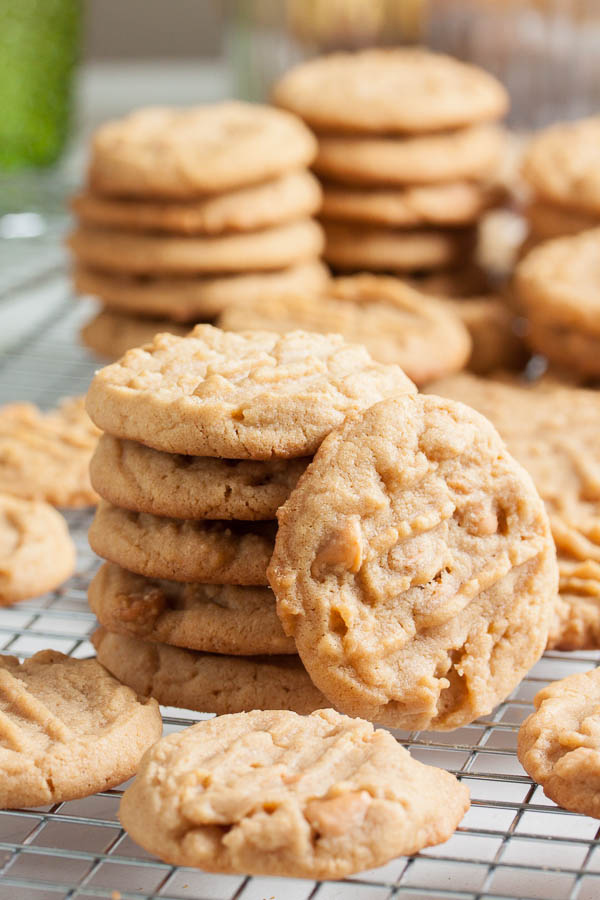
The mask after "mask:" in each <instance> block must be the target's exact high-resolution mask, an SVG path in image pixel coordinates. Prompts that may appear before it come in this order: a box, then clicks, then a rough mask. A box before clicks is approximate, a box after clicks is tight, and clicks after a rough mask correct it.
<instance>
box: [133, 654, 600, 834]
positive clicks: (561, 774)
mask: <svg viewBox="0 0 600 900" xmlns="http://www.w3.org/2000/svg"><path fill="white" fill-rule="evenodd" d="M599 704H600V669H592V670H591V671H590V672H577V674H575V675H569V676H568V677H567V678H563V679H562V680H561V681H555V682H554V683H553V684H549V685H548V687H545V688H543V689H542V690H541V691H538V693H537V694H536V696H535V699H534V705H535V712H533V713H532V714H531V715H530V716H528V718H527V719H525V721H524V722H523V724H522V725H521V727H520V729H519V741H518V751H517V752H518V755H519V761H520V763H521V765H522V766H523V768H524V769H525V771H526V772H527V773H528V774H529V775H531V777H532V778H533V780H534V781H537V783H538V784H541V786H542V788H543V789H544V793H545V795H546V796H547V797H549V798H550V800H554V802H555V803H558V805H559V806H562V807H563V808H564V809H570V810H572V811H573V812H578V813H583V815H586V816H593V817H594V818H596V819H598V818H600V735H599V732H598V706H599ZM146 759H147V757H146Z"/></svg>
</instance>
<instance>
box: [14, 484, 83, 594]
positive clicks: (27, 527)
mask: <svg viewBox="0 0 600 900" xmlns="http://www.w3.org/2000/svg"><path fill="white" fill-rule="evenodd" d="M74 571H75V545H74V544H73V541H72V540H71V538H70V536H69V529H68V528H67V523H66V522H65V520H64V519H63V517H62V516H61V515H60V513H57V512H56V510H55V509H53V508H52V507H51V506H49V505H48V504H47V503H43V502H42V501H41V500H23V499H21V498H19V497H11V496H9V495H8V494H0V606H11V605H12V604H13V603H18V602H19V601H20V600H29V599H30V598H31V597H39V596H40V594H45V593H46V591H52V590H54V588H57V587H58V586H59V585H60V584H62V583H63V581H66V579H67V578H69V577H70V576H71V575H72V574H73V572H74Z"/></svg>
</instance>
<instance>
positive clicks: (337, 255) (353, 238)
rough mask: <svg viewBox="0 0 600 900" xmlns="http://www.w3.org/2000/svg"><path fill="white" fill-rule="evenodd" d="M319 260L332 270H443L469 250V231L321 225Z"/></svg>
mask: <svg viewBox="0 0 600 900" xmlns="http://www.w3.org/2000/svg"><path fill="white" fill-rule="evenodd" d="M324 230H325V250H324V252H323V258H324V259H325V260H326V262H328V263H329V264H330V265H332V266H334V268H337V269H342V270H349V271H357V270H359V269H367V270H369V269H372V270H375V271H387V272H415V271H418V270H419V269H443V268H445V267H448V266H452V265H453V264H454V263H457V262H458V261H459V260H460V259H462V258H464V257H465V256H467V255H468V254H469V253H470V252H471V250H472V249H473V245H474V241H475V237H474V232H473V229H471V228H465V229H459V228H455V229H450V228H447V229H441V228H439V229H433V228H432V229H429V230H428V229H425V228H423V229H414V230H411V229H404V228H381V227H375V226H374V225H356V224H353V225H344V224H341V223H339V222H324Z"/></svg>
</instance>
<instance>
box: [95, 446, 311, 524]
mask: <svg viewBox="0 0 600 900" xmlns="http://www.w3.org/2000/svg"><path fill="white" fill-rule="evenodd" d="M309 462H310V458H308V459H305V458H303V457H301V458H300V459H286V460H283V459H270V460H254V459H218V458H217V457H214V456H181V455H180V454H177V453H162V452H161V451H160V450H153V449H152V448H151V447H145V446H144V445H143V444H139V443H137V441H121V440H119V438H114V437H111V435H108V434H105V435H103V436H102V437H101V438H100V440H99V442H98V446H97V448H96V452H95V453H94V455H93V457H92V460H91V462H90V476H91V479H92V484H93V485H94V488H95V490H97V491H98V493H99V494H100V496H101V497H104V499H105V500H108V501H109V502H110V503H112V504H114V505H115V506H121V507H124V508H125V509H132V510H136V511H138V512H148V513H153V514H154V515H156V516H172V517H174V518H177V519H242V520H250V521H252V520H257V519H274V518H275V516H276V513H277V510H278V508H279V507H280V506H281V505H282V504H283V503H285V501H286V500H287V498H288V497H289V495H290V492H291V491H292V489H293V488H294V487H295V485H296V483H297V481H298V479H299V478H300V476H301V475H302V473H303V472H304V470H305V469H306V466H307V465H308V463H309Z"/></svg>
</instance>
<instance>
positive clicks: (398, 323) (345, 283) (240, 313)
mask: <svg viewBox="0 0 600 900" xmlns="http://www.w3.org/2000/svg"><path fill="white" fill-rule="evenodd" d="M219 325H220V326H221V327H222V328H225V329H232V330H234V331H244V330H246V329H252V330H260V329H262V328H270V329H272V330H273V331H279V332H282V333H285V332H288V331H294V330H296V329H298V328H301V329H303V330H304V331H318V332H322V333H324V334H328V333H331V332H337V333H338V334H341V335H343V337H344V338H345V339H346V340H348V341H353V342H356V343H359V342H360V343H363V344H364V345H365V346H366V348H367V350H368V351H369V353H371V355H372V356H373V358H374V359H377V360H379V362H382V363H397V364H398V365H400V366H402V369H403V370H404V371H405V372H406V374H407V375H408V377H409V378H411V379H412V380H413V381H414V382H415V383H416V384H424V383H427V381H431V380H432V379H433V378H436V377H439V376H440V374H441V373H442V372H445V373H448V372H456V371H459V370H460V369H462V367H463V366H464V364H465V362H466V360H467V359H468V357H469V353H470V351H471V343H470V340H469V336H468V334H467V331H466V329H465V328H464V326H463V325H462V324H461V323H460V321H459V319H458V318H457V317H456V316H455V315H454V314H453V313H452V312H451V311H450V310H449V309H447V307H445V305H444V304H443V303H441V302H440V301H437V300H433V299H432V298H429V297H425V296H424V295H423V294H421V293H419V292H418V291H415V290H413V289H412V288H411V287H409V286H408V285H407V284H404V283H403V282H401V281H399V280H398V279H395V278H384V277H379V278H377V277H375V276H372V275H357V276H354V277H352V278H338V279H336V280H335V281H333V282H332V283H331V285H330V286H329V288H328V290H327V293H324V294H322V295H316V294H285V295H281V296H280V297H263V298H260V299H258V298H257V299H256V300H254V301H253V302H252V303H247V304H245V305H244V306H236V307H230V308H229V309H228V310H225V312H224V313H223V314H222V316H221V317H220V319H219Z"/></svg>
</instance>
